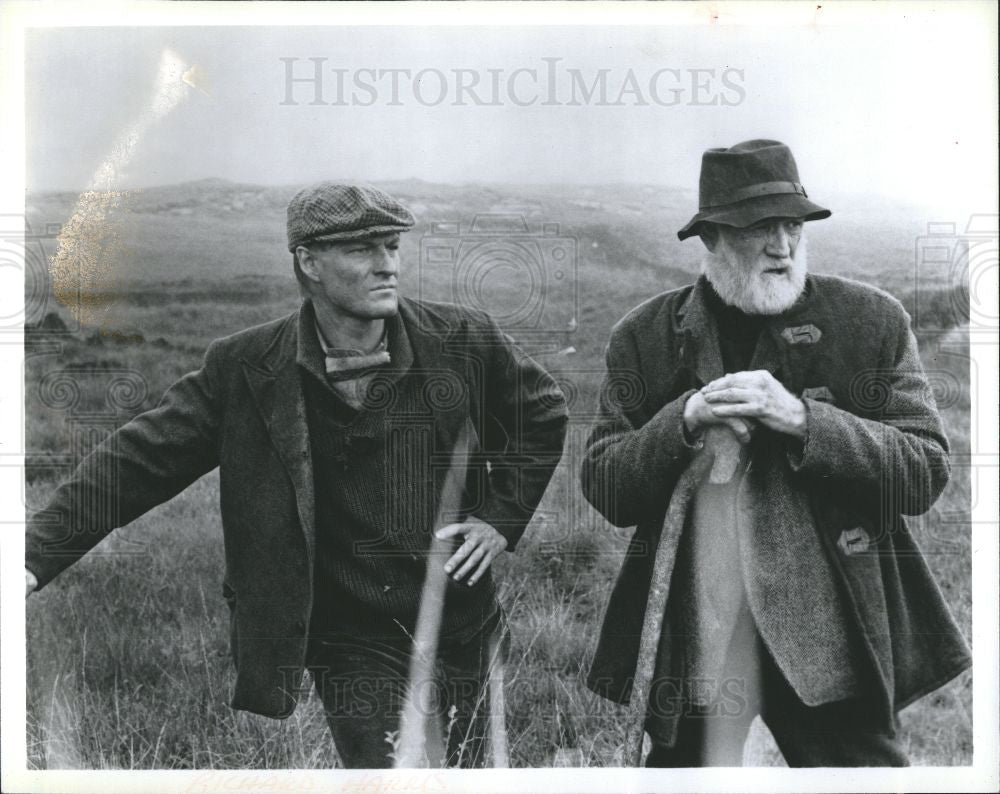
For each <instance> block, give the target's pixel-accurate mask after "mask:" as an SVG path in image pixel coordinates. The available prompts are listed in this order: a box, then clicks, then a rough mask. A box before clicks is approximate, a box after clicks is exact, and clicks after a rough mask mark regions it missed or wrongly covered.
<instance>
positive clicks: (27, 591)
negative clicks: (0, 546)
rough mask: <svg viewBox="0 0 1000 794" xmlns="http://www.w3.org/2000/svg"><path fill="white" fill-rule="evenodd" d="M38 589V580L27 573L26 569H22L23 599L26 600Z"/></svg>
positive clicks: (29, 572) (30, 573)
mask: <svg viewBox="0 0 1000 794" xmlns="http://www.w3.org/2000/svg"><path fill="white" fill-rule="evenodd" d="M36 587H38V580H37V579H36V578H35V575H34V574H33V573H32V572H31V571H29V570H28V569H27V568H25V569H24V597H25V598H27V597H28V596H30V595H31V594H32V593H33V592H34V591H35V588H36Z"/></svg>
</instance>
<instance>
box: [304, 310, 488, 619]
mask: <svg viewBox="0 0 1000 794" xmlns="http://www.w3.org/2000/svg"><path fill="white" fill-rule="evenodd" d="M388 339H389V350H390V353H391V355H392V364H391V365H390V366H388V367H380V368H378V369H377V370H375V371H374V377H372V373H368V374H367V375H366V378H365V380H366V383H367V386H368V389H369V392H368V394H369V395H370V397H369V399H368V400H367V402H366V403H365V404H364V405H363V406H361V407H359V409H355V408H352V407H351V406H350V405H348V404H347V403H346V402H345V400H344V399H342V393H341V390H342V388H343V385H344V384H343V382H342V381H337V382H328V381H327V379H321V378H320V377H317V374H316V372H315V371H313V370H312V368H311V367H310V368H309V370H306V371H305V372H303V379H304V386H305V396H306V409H307V421H308V425H309V437H310V445H311V451H312V459H313V471H314V481H315V493H316V564H315V565H316V576H315V601H314V609H313V615H312V620H311V627H310V634H311V635H313V636H328V635H330V634H339V633H342V632H348V633H352V634H364V635H369V636H371V635H378V636H385V637H388V636H396V637H400V638H402V637H404V636H405V635H406V634H412V632H413V628H414V625H415V622H416V616H417V611H418V609H419V605H420V596H421V589H422V585H423V579H424V573H425V571H426V566H427V557H426V552H427V550H428V548H429V546H430V538H431V534H430V533H431V532H432V530H433V529H435V526H434V522H435V518H436V516H437V514H438V507H439V500H440V497H441V489H442V486H443V479H444V476H443V475H444V471H443V470H442V469H441V467H432V465H431V463H432V460H431V453H432V451H433V448H434V444H433V441H432V439H433V429H434V428H433V426H432V422H433V418H432V414H431V413H430V412H429V410H428V406H427V405H426V401H427V396H426V390H425V389H424V379H423V378H422V377H421V375H420V373H419V371H418V370H416V368H413V367H412V366H411V365H412V363H413V355H412V351H411V348H410V345H409V341H408V338H407V335H406V331H405V328H404V327H403V324H402V322H401V321H400V320H399V318H398V317H397V318H394V319H393V320H392V321H390V323H389V328H388ZM316 342H317V344H318V343H319V340H318V338H317V340H316ZM315 354H316V355H317V356H321V355H322V351H320V350H316V351H315ZM421 417H423V420H421ZM496 609H497V606H496V596H495V590H494V586H493V583H492V580H491V579H490V577H488V576H487V577H483V578H482V579H481V580H480V581H479V582H478V583H477V584H476V585H475V586H473V587H471V588H470V587H468V586H466V585H459V584H457V583H451V584H450V585H449V590H448V597H447V599H446V602H445V611H444V615H443V622H442V633H443V634H445V635H454V634H456V633H463V632H464V631H465V630H469V631H473V630H475V629H476V628H478V627H479V626H480V625H482V623H483V621H485V620H487V619H488V618H489V617H491V616H492V615H493V614H494V613H495V612H496Z"/></svg>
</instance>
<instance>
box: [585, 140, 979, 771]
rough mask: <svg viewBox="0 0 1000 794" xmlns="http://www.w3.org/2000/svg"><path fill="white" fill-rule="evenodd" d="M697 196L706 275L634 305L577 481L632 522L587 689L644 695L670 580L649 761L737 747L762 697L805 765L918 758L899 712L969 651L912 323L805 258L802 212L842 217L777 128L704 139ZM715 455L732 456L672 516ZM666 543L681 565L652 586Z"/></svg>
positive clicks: (696, 761)
mask: <svg viewBox="0 0 1000 794" xmlns="http://www.w3.org/2000/svg"><path fill="white" fill-rule="evenodd" d="M699 205H700V206H699V212H698V213H697V214H696V215H695V216H694V217H693V218H692V219H691V221H690V222H689V223H688V224H687V225H686V226H684V228H683V229H681V231H680V232H679V233H678V236H679V237H680V238H681V239H682V240H683V239H686V238H688V237H692V236H696V235H697V236H698V237H700V239H701V241H702V243H703V244H704V245H705V248H706V249H707V253H706V254H705V258H704V265H703V274H702V276H701V278H699V279H698V280H697V282H696V283H695V284H693V285H691V286H687V287H684V288H681V289H678V290H674V291H671V292H666V293H664V294H662V295H658V296H656V297H653V298H651V299H650V300H648V301H646V302H645V303H643V304H642V305H640V306H638V307H636V308H635V309H633V310H632V311H631V312H630V313H629V314H628V315H626V316H625V317H624V318H623V319H622V320H621V321H620V322H618V323H617V325H616V326H615V328H614V330H613V331H612V335H611V340H610V343H609V345H608V349H607V365H608V378H609V384H608V388H605V389H604V390H603V392H602V397H601V403H600V419H599V421H598V422H597V424H596V426H595V428H594V430H593V432H592V435H591V437H590V439H589V441H588V447H587V453H586V457H585V461H584V465H583V468H582V472H581V476H582V485H583V489H584V493H585V495H586V497H587V499H588V500H589V501H590V502H591V503H592V504H593V505H594V506H595V507H597V509H598V510H600V511H601V512H602V513H603V514H604V515H605V516H606V517H607V518H608V520H609V521H611V522H612V523H613V524H615V525H616V526H622V527H628V526H632V525H637V530H636V533H635V535H634V537H633V539H632V542H631V545H630V548H629V551H628V553H627V556H626V561H625V563H624V566H623V568H622V571H621V574H620V576H619V579H618V581H617V583H616V585H615V588H614V591H613V593H612V596H611V600H610V603H609V605H608V609H607V614H606V617H605V621H604V627H603V630H602V633H601V638H600V642H599V646H598V649H597V652H596V656H595V659H594V663H593V667H592V669H591V673H590V677H589V684H590V686H591V687H592V688H593V689H594V690H595V691H597V692H599V693H601V694H603V695H605V696H607V697H609V698H612V699H615V700H619V701H625V700H627V699H628V697H629V695H630V692H631V690H632V687H633V683H634V675H635V671H636V666H637V657H638V654H639V647H640V634H641V627H642V625H643V622H644V616H645V612H646V605H647V593H648V592H649V591H650V588H651V587H653V590H654V592H655V591H656V590H657V588H669V589H668V590H666V592H667V593H668V596H667V600H666V608H665V611H664V614H663V617H662V632H661V633H660V636H659V643H658V651H656V652H655V654H654V655H655V675H654V677H653V681H652V685H651V686H650V687H649V688H648V691H649V698H648V703H647V704H645V708H643V706H644V704H637V708H640V709H642V710H645V711H646V720H645V727H646V730H647V731H648V732H649V734H650V737H651V739H652V742H653V743H652V751H651V752H650V753H649V755H648V756H647V758H646V764H647V765H648V766H670V767H674V766H702V765H739V764H740V763H741V759H742V748H743V743H744V739H745V737H746V735H747V731H748V729H749V726H750V723H751V721H752V719H753V718H754V716H755V715H757V714H760V715H761V716H762V717H763V719H764V721H765V722H766V724H767V725H768V727H769V728H770V730H771V732H772V734H773V735H774V737H775V739H776V741H777V743H778V746H779V748H780V749H781V751H782V753H783V754H784V756H785V759H786V760H787V761H788V763H789V764H790V765H793V766H812V765H820V766H868V765H872V766H874V765H902V764H905V763H906V762H907V759H906V755H905V753H904V752H903V749H902V747H901V746H900V744H899V742H898V741H897V740H896V738H895V726H896V723H895V713H896V711H897V710H898V709H900V708H902V707H903V706H905V705H907V704H908V703H910V702H912V701H914V700H915V699H917V698H919V697H921V696H922V695H924V694H926V693H928V692H930V691H931V690H933V689H935V688H937V687H939V686H941V685H942V684H943V683H945V682H946V681H948V680H949V679H951V678H952V677H954V676H955V675H957V674H958V673H959V672H961V671H962V670H964V669H966V667H967V666H968V665H969V663H970V658H969V653H968V650H967V647H966V645H965V642H964V640H963V639H962V637H961V635H960V634H959V632H958V630H957V628H956V626H955V624H954V621H953V620H952V618H951V616H950V614H949V613H948V610H947V608H946V606H945V604H944V603H943V601H942V598H941V596H940V594H939V591H938V589H937V587H936V585H935V583H934V581H933V580H932V578H931V576H930V574H929V572H928V569H927V567H926V565H925V563H924V561H923V559H922V558H921V556H920V553H919V551H918V549H917V546H916V544H915V542H914V539H913V538H912V536H911V535H910V534H908V532H907V529H906V524H905V523H904V520H903V518H902V516H903V515H904V514H905V515H916V514H920V513H923V512H925V511H926V510H928V509H929V508H930V506H931V505H932V504H933V503H934V501H935V500H936V499H937V497H938V496H939V494H940V493H941V491H942V489H943V488H944V486H945V484H946V483H947V480H948V475H949V462H948V446H947V440H946V438H945V435H944V432H943V430H942V427H941V420H940V417H939V416H938V413H937V410H936V407H935V405H934V400H933V397H932V394H931V390H930V388H929V386H928V383H927V380H926V378H925V377H924V373H923V370H922V367H921V363H920V358H919V356H918V352H917V345H916V341H915V339H914V336H913V334H912V333H911V331H910V328H909V318H908V317H907V315H906V312H905V311H904V310H903V308H902V306H901V305H900V304H899V303H898V302H897V301H896V300H894V299H893V298H892V297H890V296H889V295H887V294H885V293H884V292H881V291H880V290H877V289H875V288H873V287H870V286H867V285H864V284H860V283H857V282H853V281H848V280H846V279H842V278H835V277H830V276H816V275H810V274H809V273H808V271H807V265H806V244H805V237H806V236H805V223H806V222H810V221H816V220H820V219H823V218H827V217H829V215H830V212H829V210H826V209H823V208H822V207H820V206H818V205H816V204H814V203H813V202H812V201H810V200H809V198H808V196H807V194H806V191H805V189H804V188H803V187H802V185H801V184H800V181H799V175H798V171H797V167H796V165H795V162H794V159H793V158H792V155H791V152H790V151H789V149H788V148H787V147H786V146H784V145H783V144H781V143H778V142H777V141H770V140H752V141H746V142H743V143H739V144H737V145H735V146H733V147H731V148H728V149H711V150H709V151H707V152H705V154H704V157H703V160H702V170H701V180H700V193H699ZM622 378H631V379H633V380H635V381H637V382H639V383H641V386H642V388H638V389H618V388H613V381H614V380H615V379H622ZM636 395H638V396H636ZM633 398H634V399H633ZM705 455H714V456H715V462H716V463H719V462H721V463H722V464H723V465H721V472H722V473H721V474H720V476H716V474H717V467H714V466H713V469H712V473H711V476H709V477H707V478H706V479H705V480H704V481H701V482H700V484H699V485H698V486H697V489H696V490H695V491H694V492H693V496H692V497H691V498H690V501H689V502H686V503H684V504H685V507H684V510H683V512H682V513H681V514H680V517H677V516H676V515H675V513H674V512H671V513H670V515H671V516H672V519H671V521H672V523H671V522H668V523H667V524H666V525H664V520H665V517H666V516H667V515H668V506H669V505H670V503H671V498H672V494H673V491H674V487H675V485H677V483H678V480H679V478H680V477H681V476H682V473H683V472H685V471H686V470H687V469H688V468H689V467H691V466H693V465H694V464H695V463H696V462H697V461H698V460H699V458H700V456H705ZM725 464H728V465H725ZM727 469H728V471H727ZM674 496H675V498H678V499H679V498H681V496H679V495H674ZM668 539H677V541H676V542H677V545H676V546H675V547H672V548H671V547H667V553H668V554H670V553H673V554H674V556H673V557H672V558H671V559H672V560H673V568H672V570H673V575H672V578H671V580H670V581H669V582H663V581H653V572H654V565H653V560H654V549H656V547H657V543H658V542H660V543H667V542H672V541H671V540H668ZM657 570H660V569H659V568H657ZM661 592H662V590H661ZM659 620H660V619H659V618H655V619H652V620H651V623H652V625H653V626H657V625H658V624H659ZM652 647H654V650H655V647H656V646H652ZM637 690H638V686H637ZM640 736H641V734H640Z"/></svg>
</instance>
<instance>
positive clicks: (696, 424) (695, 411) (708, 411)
mask: <svg viewBox="0 0 1000 794" xmlns="http://www.w3.org/2000/svg"><path fill="white" fill-rule="evenodd" d="M684 425H685V426H686V427H687V430H688V433H690V434H691V435H699V434H701V433H702V432H704V431H705V429H706V428H708V427H709V426H711V425H725V426H726V427H728V428H729V429H730V430H732V431H733V435H735V436H736V438H737V440H738V441H739V442H740V443H741V444H749V443H750V434H751V433H752V432H753V423H752V422H751V421H750V420H748V419H742V418H740V417H738V416H719V415H718V414H716V413H715V411H714V410H713V409H712V406H711V405H710V404H709V403H708V402H707V401H706V399H705V395H704V394H702V393H701V392H695V393H694V394H692V395H691V396H690V397H689V398H688V401H687V402H686V403H684Z"/></svg>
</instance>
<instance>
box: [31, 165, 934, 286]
mask: <svg viewBox="0 0 1000 794" xmlns="http://www.w3.org/2000/svg"><path fill="white" fill-rule="evenodd" d="M377 186H378V187H381V188H383V189H384V190H387V191H389V192H390V193H392V194H394V195H396V196H398V197H399V198H400V199H401V200H403V201H404V202H406V203H407V204H408V205H409V206H410V207H412V209H413V211H414V212H415V214H416V215H417V218H418V226H417V227H416V229H415V231H414V233H411V234H409V235H404V241H403V255H404V261H405V262H406V263H407V264H408V265H410V266H413V265H414V263H416V262H417V258H418V257H419V246H420V240H421V238H423V237H425V236H427V235H429V234H432V233H433V231H434V229H435V226H434V224H438V223H442V222H444V223H456V222H457V223H458V230H459V234H463V233H466V232H467V231H468V230H469V229H470V228H471V226H472V223H473V220H474V219H475V217H476V216H477V215H478V216H481V215H484V214H494V215H496V214H499V215H502V216H504V218H503V219H502V220H510V219H511V216H513V218H514V219H515V220H516V219H518V218H520V219H523V224H524V225H525V227H526V228H527V232H524V231H521V232H520V236H525V235H527V236H529V237H530V236H537V235H540V234H542V233H543V232H548V233H550V234H558V235H560V236H564V237H570V238H572V239H574V240H575V242H576V250H577V252H578V264H579V267H580V273H581V275H582V276H586V275H589V276H592V277H593V278H594V279H598V280H599V279H601V278H607V274H609V273H615V274H619V275H616V276H615V277H616V278H618V277H622V278H630V277H631V276H632V275H641V277H642V279H643V280H646V279H648V278H652V279H654V280H662V283H663V284H664V287H665V288H666V287H669V286H674V285H675V284H679V283H683V282H684V281H687V280H689V279H690V277H691V274H693V273H694V272H696V271H697V268H698V261H699V258H700V254H701V247H700V245H699V244H698V242H697V241H696V240H692V241H687V242H685V243H681V242H679V241H678V240H677V237H676V230H677V229H678V228H680V227H681V226H682V225H683V224H684V223H685V222H686V221H687V220H688V218H689V217H690V215H691V214H692V213H693V211H694V209H695V206H696V203H697V194H696V191H694V190H685V189H678V188H664V187H661V186H652V185H632V184H628V185H626V184H615V185H590V186H579V185H509V184H504V185H496V184H493V185H490V184H466V185H446V184H435V183H429V182H422V181H419V180H404V181H399V182H383V183H377ZM296 189H297V187H296V186H282V187H265V186H258V185H248V184H238V183H234V182H229V181H226V180H223V179H204V180H199V181H196V182H187V183H182V184H176V185H166V186H163V187H155V188H147V189H144V190H137V191H134V192H129V193H127V194H125V195H124V196H123V197H122V199H121V202H120V207H119V208H118V209H117V210H116V211H115V212H113V213H111V214H110V215H109V217H108V218H107V219H106V220H105V222H104V224H103V227H102V229H101V230H100V232H101V234H100V235H99V236H100V237H101V238H102V239H103V240H104V242H103V243H102V245H104V246H105V248H104V250H103V255H102V259H103V262H102V266H103V267H105V268H107V275H108V276H109V277H112V278H113V279H114V280H115V281H116V284H117V286H118V287H127V286H128V285H129V284H135V283H138V282H146V283H148V282H154V281H156V282H159V281H175V280H181V279H196V280H197V279H199V278H203V277H205V276H211V277H212V278H213V279H215V278H233V277H239V276H262V275H263V276H269V275H281V276H287V275H288V273H289V256H288V252H287V250H286V247H285V243H284V235H285V207H286V205H287V203H288V200H289V198H291V196H292V195H293V193H294V192H295V190H296ZM76 201H77V195H76V194H73V193H65V192H62V193H37V194H31V195H29V196H28V198H27V211H28V220H29V223H30V224H31V227H32V229H45V228H46V227H47V226H48V227H50V228H51V227H53V226H58V225H59V224H62V223H64V222H65V221H66V220H67V219H68V218H69V216H70V214H71V213H72V211H73V208H74V205H75V203H76ZM832 209H833V210H834V215H833V217H832V218H831V219H830V220H828V221H824V222H820V223H815V224H811V225H810V227H809V243H810V266H811V268H812V269H813V270H815V271H818V272H828V273H839V274H843V275H847V276H851V277H854V278H860V279H863V280H866V281H872V282H874V283H878V284H881V285H883V286H892V285H903V284H911V285H912V283H913V279H914V272H915V263H914V258H915V254H914V252H915V250H916V241H917V239H918V238H919V237H920V236H921V235H922V234H924V232H925V229H926V224H927V221H928V220H931V219H928V218H926V217H922V216H921V214H920V213H919V212H918V211H916V210H912V209H909V208H906V207H900V206H898V205H897V204H895V203H889V202H888V201H886V202H880V201H879V200H877V199H873V198H871V197H857V198H850V197H847V198H840V199H838V202H837V204H836V205H833V206H832ZM515 225H516V224H515ZM452 228H453V227H452ZM523 228H524V227H522V229H523ZM512 234H513V235H514V236H518V235H517V234H516V233H512ZM43 245H44V247H45V249H46V251H47V252H48V253H49V254H50V255H51V253H52V252H53V251H54V249H55V246H54V243H53V242H52V241H51V240H47V241H44V242H43ZM630 274H631V275H630ZM922 275H923V277H924V278H930V279H931V280H933V281H935V282H938V281H940V282H941V283H944V281H945V280H946V278H947V276H950V274H944V273H931V274H928V273H927V272H926V268H925V269H924V270H923V271H922Z"/></svg>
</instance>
